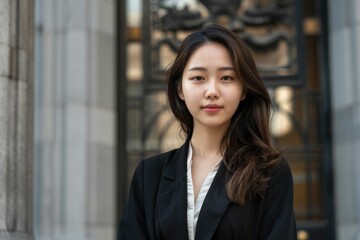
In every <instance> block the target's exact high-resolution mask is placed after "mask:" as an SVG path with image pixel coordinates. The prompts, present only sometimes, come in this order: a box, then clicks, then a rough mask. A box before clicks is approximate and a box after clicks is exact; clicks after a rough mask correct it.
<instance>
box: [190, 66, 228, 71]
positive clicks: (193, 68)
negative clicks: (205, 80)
mask: <svg viewBox="0 0 360 240" xmlns="http://www.w3.org/2000/svg"><path fill="white" fill-rule="evenodd" d="M218 70H220V71H228V70H230V71H235V69H234V68H233V67H230V66H229V67H219V68H218ZM188 71H207V68H205V67H192V68H189V70H188Z"/></svg>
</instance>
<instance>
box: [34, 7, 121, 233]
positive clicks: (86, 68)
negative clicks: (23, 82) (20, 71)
mask: <svg viewBox="0 0 360 240" xmlns="http://www.w3.org/2000/svg"><path fill="white" fill-rule="evenodd" d="M114 24H115V2H114V1H109V0H92V1H87V0H86V1H85V0H66V1H58V0H38V1H37V2H36V57H35V59H36V73H35V90H36V95H35V131H34V134H35V159H34V163H35V164H34V179H35V181H34V183H35V184H34V196H35V197H34V230H35V237H36V239H46V240H48V239H62V240H66V239H74V240H75V239H76V240H81V239H114V234H115V228H116V226H115V225H116V224H115V222H116V202H115V199H116V187H115V186H116V185H115V184H116V177H115V176H116V171H115V98H114V94H115V83H116V82H115V57H116V55H115V53H116V48H115V26H114Z"/></svg>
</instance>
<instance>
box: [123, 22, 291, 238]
mask: <svg viewBox="0 0 360 240" xmlns="http://www.w3.org/2000/svg"><path fill="white" fill-rule="evenodd" d="M167 81H168V90H167V95H168V100H169V104H170V108H171V110H172V112H173V114H174V115H175V117H176V118H177V119H178V120H179V121H180V123H181V127H182V130H183V131H184V133H185V135H186V141H185V143H184V144H183V146H181V147H180V148H179V149H175V150H172V151H170V152H167V153H163V154H161V155H157V156H154V157H151V158H149V159H146V160H144V161H142V162H141V163H140V164H139V166H138V167H137V169H136V171H135V174H134V177H133V181H132V183H131V188H130V194H129V202H128V205H127V207H126V209H125V212H124V214H123V216H122V219H121V221H120V225H119V231H118V239H124V240H125V239H181V240H183V239H190V240H192V239H196V240H198V239H199V240H205V239H243V240H252V239H274V240H284V239H296V225H295V218H294V215H293V180H292V175H291V172H290V169H289V166H288V164H287V162H286V160H285V159H283V158H281V157H280V155H279V153H277V152H276V151H275V150H274V149H273V148H272V146H271V142H270V135H269V118H270V110H271V101H270V98H269V95H268V93H267V90H266V88H265V86H264V84H263V82H262V81H261V80H260V78H259V75H258V72H257V69H256V65H255V63H254V60H253V58H252V56H251V54H250V52H249V50H248V49H247V47H246V45H245V43H244V42H243V41H242V40H241V39H240V38H239V37H238V36H237V35H236V34H234V33H232V32H231V31H229V30H227V29H225V28H223V27H221V26H217V25H211V26H208V27H205V28H204V29H202V30H200V31H197V32H194V33H192V34H190V35H189V36H188V37H187V38H186V39H185V40H184V41H183V43H182V45H181V47H180V50H179V53H178V55H177V57H176V59H175V61H174V63H173V64H172V65H171V67H170V68H169V69H168V72H167Z"/></svg>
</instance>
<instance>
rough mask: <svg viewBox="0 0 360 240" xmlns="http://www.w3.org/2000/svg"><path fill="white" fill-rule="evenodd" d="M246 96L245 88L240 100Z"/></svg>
mask: <svg viewBox="0 0 360 240" xmlns="http://www.w3.org/2000/svg"><path fill="white" fill-rule="evenodd" d="M245 98H246V91H245V90H243V92H242V94H241V98H240V101H242V100H244V99H245Z"/></svg>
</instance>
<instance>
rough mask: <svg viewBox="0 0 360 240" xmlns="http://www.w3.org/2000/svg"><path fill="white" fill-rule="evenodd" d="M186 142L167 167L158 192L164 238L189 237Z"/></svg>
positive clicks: (159, 212) (158, 206) (158, 205)
mask: <svg viewBox="0 0 360 240" xmlns="http://www.w3.org/2000/svg"><path fill="white" fill-rule="evenodd" d="M188 144H189V143H188V142H186V143H185V144H184V145H183V146H182V147H181V148H179V149H178V150H177V151H176V153H175V154H174V155H173V157H172V158H171V159H169V160H168V161H169V163H168V165H167V166H166V167H165V169H164V171H163V174H162V178H161V180H160V185H159V191H158V194H157V208H158V216H159V222H160V228H161V232H162V234H163V235H164V239H188V231H187V185H186V158H187V154H188V146H189V145H188Z"/></svg>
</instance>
